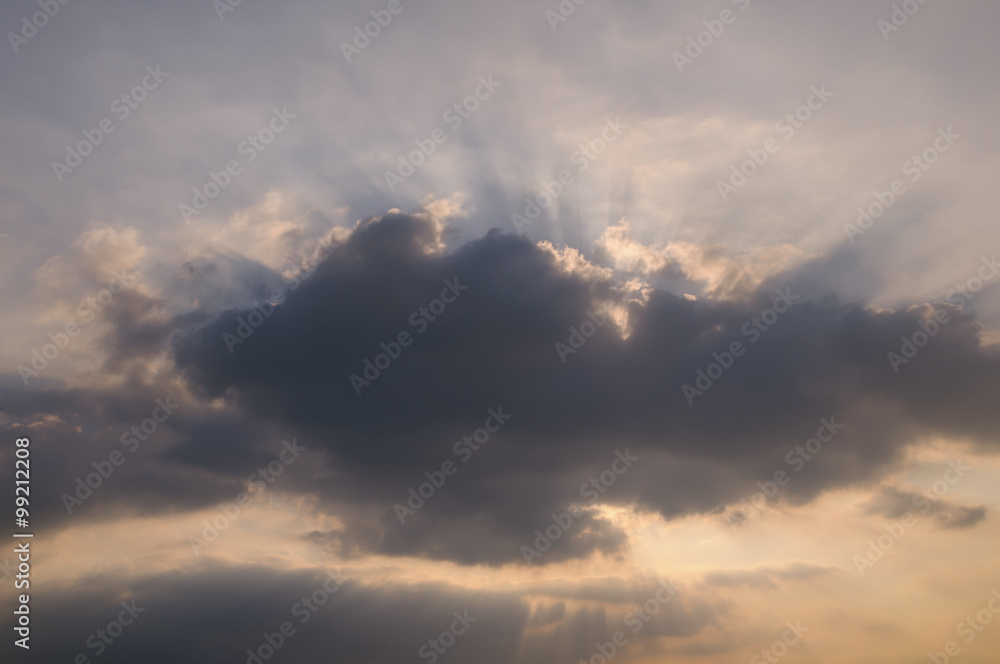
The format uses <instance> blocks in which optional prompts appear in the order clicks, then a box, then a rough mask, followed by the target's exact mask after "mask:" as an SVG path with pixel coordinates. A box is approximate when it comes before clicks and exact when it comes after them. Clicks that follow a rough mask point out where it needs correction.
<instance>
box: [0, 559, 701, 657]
mask: <svg viewBox="0 0 1000 664" xmlns="http://www.w3.org/2000/svg"><path fill="white" fill-rule="evenodd" d="M617 584H619V585H622V586H625V585H628V586H629V587H631V588H632V592H631V593H630V594H631V595H632V596H633V597H634V598H635V600H634V601H635V602H636V604H638V603H640V602H642V601H645V600H647V599H649V598H650V597H653V596H654V594H655V593H656V591H657V589H658V586H657V585H656V582H655V580H643V581H641V582H627V581H626V580H624V579H618V580H617ZM581 585H582V586H586V585H587V583H586V581H585V580H584V581H581ZM321 589H322V590H324V591H325V592H319V591H320V590H321ZM314 593H316V594H314ZM684 593H685V591H684V589H679V590H678V591H676V594H675V596H674V597H673V598H672V600H671V601H670V602H669V603H668V604H666V605H665V607H664V610H662V611H659V612H658V613H657V615H655V616H654V617H653V620H652V621H651V622H650V623H649V626H647V627H646V628H645V629H644V631H643V633H642V634H641V635H640V637H639V638H641V639H645V638H648V637H651V636H655V635H662V634H669V635H674V636H679V635H683V636H690V635H694V634H697V633H699V632H700V631H701V630H702V629H703V628H705V626H706V625H708V624H709V623H710V622H711V621H713V620H714V619H715V615H716V613H715V610H714V609H713V608H712V607H711V606H710V605H709V604H708V603H707V602H705V601H703V600H701V599H699V598H698V597H697V596H690V595H687V594H684ZM533 594H534V597H535V599H536V600H538V601H539V602H540V603H539V604H538V607H539V608H538V610H537V611H535V613H534V615H533V613H532V605H531V603H529V601H528V600H527V599H526V598H523V597H520V596H518V595H516V594H513V593H509V592H495V591H479V590H470V589H464V588H460V587H457V586H451V585H447V584H443V583H423V584H406V583H392V584H386V583H378V582H364V581H359V580H357V579H355V578H352V576H351V573H350V572H349V571H344V572H341V571H337V570H331V572H330V573H329V574H326V575H324V574H323V573H321V572H316V571H296V572H281V571H276V570H274V569H272V568H268V567H254V566H224V567H220V566H212V565H205V566H197V567H191V568H189V569H187V570H185V571H183V572H181V571H175V572H170V573H167V574H163V575H157V576H152V577H147V578H143V579H138V580H134V581H130V582H123V581H121V580H120V579H116V578H113V577H107V576H91V577H88V578H87V579H86V580H85V581H83V582H81V583H80V584H78V585H76V586H74V587H72V588H45V589H44V591H39V592H38V593H37V594H36V597H37V599H34V600H33V603H32V611H33V612H34V614H35V615H36V619H37V620H39V621H43V622H44V623H45V624H48V625H58V626H59V630H58V633H57V634H55V633H53V634H50V635H48V636H46V638H37V637H36V638H35V639H32V652H33V655H34V656H35V657H36V658H38V659H39V661H51V662H55V661H66V662H70V661H76V660H75V657H76V655H77V654H85V655H87V656H89V657H90V659H91V662H96V661H100V662H110V663H111V664H114V663H115V662H135V661H143V662H150V663H151V664H158V663H160V662H163V663H165V664H166V663H170V664H174V663H176V662H190V663H191V664H199V663H201V662H212V663H213V664H214V663H215V662H227V661H231V662H241V663H242V662H245V661H247V660H248V657H249V655H248V654H247V652H246V651H247V649H248V648H249V649H253V650H256V649H257V648H258V647H259V646H260V645H261V644H264V643H265V637H264V634H265V632H266V633H267V634H275V633H277V632H278V631H279V629H280V626H281V624H282V623H283V622H286V621H287V622H289V623H291V626H292V627H293V628H294V630H295V632H294V633H293V634H291V636H289V637H287V638H286V639H285V642H284V644H282V646H281V647H280V648H279V649H278V652H277V654H276V657H277V658H280V661H283V662H289V663H290V664H295V663H298V662H315V661H317V656H320V658H321V660H322V661H324V662H357V661H387V662H413V661H424V660H425V659H427V658H426V656H423V657H421V656H420V655H419V650H420V648H421V647H423V646H424V645H425V644H427V643H428V641H429V639H433V638H438V637H439V636H440V634H441V633H442V632H444V631H446V630H448V629H449V628H450V627H452V625H454V624H455V620H456V618H455V613H456V612H457V613H458V614H460V615H462V616H464V617H465V618H466V622H467V623H468V624H466V625H465V627H466V629H465V630H464V631H465V633H464V634H460V635H459V636H458V637H457V638H456V639H455V643H454V645H453V646H452V647H451V648H449V649H448V651H447V652H448V655H447V656H448V658H449V661H477V662H487V663H496V664H503V663H506V662H512V661H519V662H523V663H525V664H533V663H536V662H537V663H538V664H542V663H543V662H551V661H552V653H554V652H556V651H561V652H562V653H563V654H564V655H566V654H567V653H568V659H570V660H572V659H575V658H577V657H581V656H584V655H585V654H586V653H588V652H589V651H590V650H591V649H592V648H593V643H594V641H596V640H597V639H605V640H606V639H608V638H609V634H610V632H612V631H614V630H615V629H617V628H618V627H620V623H619V624H618V625H616V624H613V623H608V622H606V621H605V619H604V614H603V608H601V609H594V608H593V607H587V606H581V605H577V606H575V607H573V606H570V607H567V606H566V602H563V601H558V602H552V599H551V598H550V597H548V596H547V595H546V594H545V593H544V590H540V589H535V592H534V593H533ZM324 595H325V597H324ZM309 598H311V599H312V604H311V605H309V604H307V603H306V601H305V600H307V599H309ZM123 600H124V601H126V603H128V604H129V605H130V606H132V604H131V602H132V601H133V600H134V608H133V613H135V614H137V615H135V620H134V621H132V624H130V625H128V626H126V627H125V629H124V630H123V632H122V633H121V634H120V635H119V634H117V631H118V630H117V628H112V630H110V632H108V630H106V627H107V625H108V623H110V622H112V621H114V620H116V619H117V618H118V617H119V615H120V614H121V613H122V611H123V609H122V601H123ZM546 602H552V603H548V604H547V603H546ZM628 608H629V609H631V608H633V607H631V606H629V607H628ZM125 618H126V621H129V618H130V617H129V616H128V615H126V616H125ZM608 618H609V619H613V620H615V621H618V617H617V614H616V615H614V616H610V615H609V616H608ZM469 619H471V620H474V622H471V620H469ZM529 622H530V623H533V627H534V628H533V629H529V628H528V625H529ZM542 624H544V625H553V624H557V626H559V627H562V629H555V630H544V631H539V630H538V629H537V627H538V626H539V625H542ZM0 625H2V626H3V628H4V629H5V631H7V632H10V631H11V630H10V619H9V618H5V619H4V621H3V622H2V623H0ZM457 627H458V628H460V629H461V628H462V627H463V626H462V625H461V624H458V625H457ZM99 629H100V630H105V633H106V634H111V635H115V636H117V638H115V639H112V641H113V642H112V643H110V644H109V643H107V641H106V640H105V642H104V644H103V645H104V648H102V649H101V653H100V654H99V655H98V654H97V649H98V648H99V646H100V645H101V641H100V639H101V637H100V636H98V635H95V633H96V631H97V630H99ZM286 631H287V630H286ZM272 639H273V637H272ZM88 641H89V642H90V644H91V645H88ZM330 644H336V646H335V647H334V648H331V645H330ZM635 647H638V646H635ZM265 652H266V651H265Z"/></svg>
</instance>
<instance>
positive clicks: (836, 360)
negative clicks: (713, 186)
mask: <svg viewBox="0 0 1000 664" xmlns="http://www.w3.org/2000/svg"><path fill="white" fill-rule="evenodd" d="M435 239H436V235H435V229H434V226H433V224H431V223H430V222H428V221H426V220H423V219H420V218H414V217H408V216H404V215H399V214H391V215H387V216H386V217H384V218H382V219H372V220H368V221H367V222H365V223H364V224H362V225H361V226H360V227H359V229H358V230H357V231H356V232H355V233H354V234H353V235H352V236H351V237H350V238H349V239H348V240H347V241H346V242H345V243H344V244H343V245H342V246H340V247H339V248H337V249H336V250H335V251H334V252H333V255H332V256H331V258H330V259H328V260H327V261H326V262H325V263H324V264H323V265H322V266H321V267H320V269H319V270H317V272H316V273H315V275H314V276H313V277H312V278H311V279H309V280H307V281H305V282H304V283H303V285H302V286H301V288H299V289H298V291H297V292H295V293H292V294H290V296H289V297H288V300H287V301H286V302H285V303H284V304H282V305H280V306H278V307H276V309H275V312H274V313H273V314H272V315H270V316H269V317H267V318H266V319H264V322H263V324H261V325H260V326H259V327H258V328H256V329H255V330H254V332H253V334H252V336H250V337H249V338H248V339H247V340H246V342H245V343H243V344H238V345H235V346H234V352H233V353H230V352H229V351H228V349H227V346H226V343H225V342H224V340H223V335H224V334H226V333H231V334H235V333H236V330H237V326H238V324H239V323H238V321H239V319H241V318H242V319H244V320H246V319H247V317H248V316H250V314H251V312H252V310H251V309H244V310H239V311H228V312H226V313H224V314H222V315H220V316H219V317H218V318H217V319H216V320H214V321H213V322H211V323H209V324H207V325H204V326H202V327H200V328H199V329H197V330H196V331H194V332H191V333H189V334H186V335H184V336H182V337H180V338H178V339H177V341H176V345H175V356H176V360H177V364H178V366H179V367H180V368H181V369H182V371H183V372H184V373H185V374H186V375H187V376H188V377H189V378H190V379H191V381H192V384H193V385H194V386H195V387H196V389H198V390H199V392H200V393H201V394H202V396H203V397H204V398H216V397H225V398H227V399H229V400H230V401H231V403H233V404H234V405H236V406H237V407H238V408H240V409H242V410H243V411H244V412H247V413H253V414H255V415H256V416H259V417H262V418H264V419H266V420H269V421H272V422H275V423H278V424H279V425H280V426H286V427H289V428H291V429H294V430H297V431H299V432H301V434H302V435H303V436H305V437H309V438H310V439H313V440H316V441H318V445H319V446H321V447H322V448H323V449H324V450H325V451H326V452H327V453H328V454H329V456H330V463H331V464H332V466H333V467H336V468H338V469H341V470H343V471H345V472H344V476H343V477H341V478H340V479H341V480H342V481H338V482H337V483H335V484H334V483H331V484H330V485H328V486H325V487H312V488H313V489H314V490H319V491H321V493H323V494H324V495H325V496H326V498H327V499H328V500H329V501H330V502H331V504H332V503H344V502H351V503H353V504H354V505H355V507H356V508H357V509H358V510H361V508H360V507H358V505H360V504H363V503H366V502H367V503H369V505H368V507H372V506H375V507H376V511H375V512H374V514H378V515H380V516H379V520H380V521H381V523H375V522H373V521H372V519H371V516H372V515H373V512H371V511H367V512H365V511H363V510H362V511H358V512H357V513H356V516H355V517H354V518H352V516H351V514H350V513H348V514H347V515H346V519H345V520H346V521H347V523H348V526H347V527H346V529H345V531H344V532H342V533H338V534H336V535H335V536H334V537H333V540H338V539H340V540H342V539H343V538H344V537H347V538H348V539H349V540H350V541H351V542H352V546H354V547H359V546H360V549H359V550H360V551H366V550H367V551H380V552H383V553H392V554H405V553H411V554H415V555H422V556H426V557H430V558H443V559H452V560H457V561H461V562H465V563H467V562H476V561H480V562H488V563H502V562H510V561H516V560H519V559H520V558H521V553H520V550H519V547H520V546H521V545H522V544H527V545H532V543H533V542H534V541H535V539H536V535H537V533H536V532H535V531H536V530H542V531H544V530H545V528H546V527H547V526H550V525H552V524H553V518H552V516H551V515H552V514H556V515H558V514H561V513H562V512H563V511H565V509H566V508H567V506H568V505H569V504H570V503H572V502H579V503H584V504H586V503H587V502H588V501H587V500H583V499H582V498H583V497H586V496H588V495H589V494H587V493H585V492H586V490H587V487H586V485H587V483H588V482H589V481H590V480H591V478H599V477H600V474H601V473H602V472H603V471H606V470H608V468H609V467H610V464H611V463H612V462H613V461H614V459H615V451H616V449H621V450H624V449H625V448H628V449H629V450H630V453H631V454H632V455H635V456H637V457H638V458H640V459H641V462H640V463H636V464H634V466H633V467H631V468H629V469H628V470H627V471H626V472H625V473H624V474H623V475H621V476H617V475H616V476H615V478H614V479H615V484H614V486H610V487H605V486H601V487H600V488H601V489H602V492H603V491H606V492H607V493H604V494H603V496H602V498H603V500H605V501H607V502H611V503H622V504H625V503H634V504H637V505H638V506H639V507H640V508H645V509H649V510H655V511H658V512H660V513H662V514H664V515H665V516H667V517H674V516H680V515H683V514H687V513H693V512H714V511H718V510H720V509H721V508H722V507H723V506H724V505H725V504H726V503H727V502H732V501H735V500H736V499H737V498H738V497H739V496H740V495H741V494H742V493H745V492H747V491H749V490H756V485H755V482H756V481H758V480H766V479H769V478H770V477H771V476H772V475H773V473H774V471H775V470H779V469H785V470H788V466H787V465H786V463H787V462H786V461H785V457H786V454H787V453H788V452H789V451H791V450H792V449H793V448H794V446H795V445H801V444H802V443H804V442H805V441H806V440H807V439H808V438H810V437H812V436H814V435H815V433H816V431H817V429H818V428H819V427H820V426H821V424H820V420H821V418H830V417H831V416H832V417H833V418H834V421H835V422H837V423H839V424H842V425H844V426H845V428H844V429H843V431H841V432H838V434H837V437H836V438H835V442H833V443H830V444H828V445H827V446H826V447H825V448H824V450H823V451H822V453H821V454H819V455H818V457H817V458H815V459H814V460H810V461H809V462H807V463H806V464H805V465H804V468H803V469H802V472H801V473H797V474H794V477H793V480H794V481H792V482H791V483H790V484H789V485H788V486H787V488H786V489H784V493H783V496H782V499H785V500H789V501H793V502H803V501H806V500H809V499H811V498H812V497H814V496H816V495H817V494H818V493H819V492H820V491H822V490H824V489H828V488H833V487H840V486H846V485H851V484H855V483H859V482H868V481H873V480H875V479H876V478H877V477H878V476H879V474H880V473H881V472H882V471H884V470H886V469H888V468H890V467H891V466H892V464H893V462H894V461H896V460H897V459H898V458H899V452H900V450H901V447H902V446H903V445H905V444H907V443H912V442H913V441H914V439H915V438H916V437H917V436H918V432H920V433H919V435H921V436H922V435H926V434H927V432H940V433H944V434H950V435H956V436H965V437H970V438H972V439H975V440H977V441H978V442H979V443H980V444H982V445H984V446H985V445H992V444H993V441H992V438H991V432H992V431H994V430H995V427H996V422H997V415H996V413H995V409H994V408H993V406H992V405H991V404H992V403H994V401H995V396H996V392H995V390H996V388H995V386H996V384H997V382H996V378H997V376H998V372H1000V359H998V356H997V354H996V353H995V352H994V351H993V350H991V349H984V348H981V347H980V346H979V342H978V338H977V333H978V326H977V324H976V322H975V321H974V320H973V319H972V318H971V317H969V316H968V315H963V314H961V313H959V312H958V311H956V310H954V309H952V310H951V314H952V315H953V317H954V320H953V321H952V323H951V324H949V325H948V326H943V327H942V330H941V332H940V334H938V335H937V336H936V337H935V338H934V339H933V340H932V342H931V343H930V344H929V345H928V346H927V347H926V348H924V349H922V350H921V352H920V355H919V356H918V357H917V358H916V359H915V360H914V361H913V362H911V363H910V364H909V365H907V366H906V367H905V368H904V370H905V375H896V374H894V373H893V371H892V369H891V368H890V366H889V364H888V362H887V360H886V354H887V352H889V351H897V350H898V347H899V344H900V339H901V337H902V336H904V335H906V336H910V335H912V334H913V332H914V331H916V330H918V329H919V328H918V327H917V322H918V317H917V312H916V310H913V311H897V312H875V311H871V310H867V309H865V308H863V307H862V306H859V305H856V304H845V303H842V302H839V301H838V300H837V299H836V298H835V297H833V296H827V297H822V298H820V297H810V298H807V297H804V296H803V297H802V298H801V299H800V300H799V301H797V302H796V303H795V304H794V306H792V307H791V309H790V310H789V311H788V312H786V313H784V314H782V315H781V316H780V318H779V320H778V321H777V323H775V324H774V325H773V326H772V327H771V328H770V329H768V330H767V331H766V332H764V333H763V334H762V335H761V338H760V341H759V343H756V344H752V345H750V344H747V345H748V348H747V352H746V354H745V355H744V356H742V357H739V358H738V359H736V361H735V363H734V366H733V367H732V368H731V369H729V370H728V371H727V372H726V373H725V374H724V375H723V376H722V378H720V379H719V380H717V381H716V383H715V384H714V385H713V386H712V387H711V389H709V390H707V391H706V393H705V394H704V395H703V396H701V397H700V398H698V399H697V400H696V401H695V403H694V405H693V406H692V405H689V404H688V403H687V401H686V400H685V397H684V395H683V394H682V392H681V386H682V385H683V384H685V383H688V384H693V383H694V380H695V378H696V372H697V370H699V369H704V368H706V367H707V365H708V364H710V363H711V362H712V361H713V358H712V353H715V352H719V353H721V352H723V351H725V350H726V349H727V347H728V346H729V345H730V343H731V342H733V341H736V340H741V341H743V342H744V343H745V344H746V342H747V341H748V337H747V336H745V334H744V333H743V332H741V330H742V327H743V325H744V324H745V323H747V322H748V321H749V320H751V317H752V316H759V315H760V313H761V312H762V311H763V310H764V309H766V308H768V307H770V306H771V305H772V302H773V300H775V298H776V296H775V294H774V293H775V290H776V289H778V288H781V289H790V292H791V293H792V294H795V293H796V282H795V280H794V279H795V277H796V275H785V277H783V278H780V279H776V280H775V281H774V283H772V284H770V285H768V286H767V287H764V288H762V289H761V290H760V292H758V293H757V294H755V295H754V296H753V297H751V298H750V299H749V300H748V301H746V302H739V303H718V302H711V301H698V302H692V301H688V300H685V299H683V298H679V297H677V296H675V295H673V294H671V293H668V292H663V291H654V292H653V294H652V295H651V297H650V300H649V302H648V303H647V304H646V305H645V306H640V305H637V304H634V303H633V304H630V305H629V315H630V323H631V335H630V336H629V338H628V339H627V340H622V339H621V338H620V337H619V336H618V335H617V334H616V333H615V331H614V330H613V329H612V328H613V325H612V324H610V323H608V324H606V325H605V326H604V327H602V328H600V329H599V330H598V332H597V333H596V334H595V335H594V336H592V337H591V338H590V339H589V340H587V343H586V345H584V346H583V347H582V348H580V349H579V351H578V352H577V353H575V354H572V355H569V356H568V357H567V358H566V359H567V361H566V362H565V363H563V362H561V361H560V357H559V355H558V354H557V352H556V348H555V344H556V343H557V342H563V343H567V341H568V337H569V335H570V328H571V327H579V326H580V325H581V323H583V322H584V321H586V320H587V316H588V312H593V311H594V310H595V307H597V306H598V304H599V303H600V301H602V300H605V299H613V298H614V291H613V286H614V284H613V283H611V282H605V281H600V280H587V279H584V278H581V277H578V276H572V275H567V274H565V273H563V272H560V271H559V270H558V269H557V268H556V267H555V265H554V264H553V261H552V259H551V257H550V255H549V254H547V253H545V252H543V251H541V250H539V249H538V248H536V247H535V246H533V245H532V244H530V243H529V242H527V241H525V240H523V239H521V238H517V237H511V236H507V235H503V234H500V233H497V232H491V233H490V234H488V235H487V236H485V237H483V238H482V239H479V240H476V241H473V242H470V243H468V244H466V245H464V246H462V247H460V248H458V249H457V250H456V251H454V252H452V253H448V254H438V253H435V252H434V251H433V246H434V243H435ZM802 272H803V273H808V269H806V270H803V271H802ZM446 280H452V281H455V280H457V283H459V284H461V285H462V286H464V287H466V288H467V290H465V291H463V292H462V293H461V295H460V296H459V297H457V300H456V301H455V302H454V303H452V304H449V305H447V307H446V309H445V311H444V312H443V313H442V314H441V315H440V317H439V318H438V319H436V320H434V321H433V322H431V323H429V325H428V326H427V327H426V330H425V331H423V332H420V331H419V329H420V328H417V327H414V326H412V325H411V324H410V323H409V321H408V319H409V316H410V315H411V314H412V313H413V312H416V311H418V308H419V307H421V306H427V303H428V302H430V301H431V300H432V299H434V298H436V297H438V296H439V295H440V293H441V291H442V290H443V289H444V288H445V284H446ZM810 290H813V289H810ZM784 292H786V293H787V292H788V290H785V291H784ZM941 306H944V305H941ZM404 331H406V332H409V333H410V334H411V336H412V337H413V343H412V345H410V346H409V347H406V348H402V349H401V352H400V353H399V357H398V358H396V359H394V360H393V361H392V362H391V364H390V365H389V367H388V368H387V369H384V370H383V371H382V372H381V375H380V376H378V377H377V378H376V379H375V380H374V381H372V383H371V385H369V386H364V387H362V388H361V393H360V395H359V394H357V393H356V391H355V387H354V386H352V383H351V381H350V380H349V377H350V376H351V375H362V374H363V371H364V369H365V360H366V359H374V358H375V356H376V355H377V354H378V353H380V352H382V351H381V348H380V344H381V343H390V342H392V341H393V340H395V339H396V338H397V336H398V334H399V333H400V332H404ZM500 407H502V409H503V411H504V412H506V413H510V414H511V419H510V421H509V422H507V423H505V424H504V425H503V427H502V429H501V430H500V431H499V432H497V433H495V434H492V438H491V439H490V442H489V443H487V444H486V445H485V446H484V447H483V449H481V450H479V451H477V452H475V453H474V454H472V455H471V458H470V459H469V460H468V464H467V465H466V464H465V463H463V462H462V459H461V458H460V457H458V456H456V454H457V453H456V452H455V451H454V450H453V449H452V446H453V444H454V443H455V442H456V441H459V440H461V439H462V437H463V436H466V435H470V434H472V432H473V431H474V430H475V429H476V428H478V427H481V426H482V425H483V421H484V417H486V415H487V409H489V408H493V409H496V408H500ZM447 460H452V461H453V462H455V463H456V464H457V467H458V472H457V475H455V476H454V477H449V478H447V481H446V484H445V485H444V486H443V487H441V488H440V489H438V490H437V491H436V493H435V495H433V496H432V497H431V498H429V499H427V500H426V505H424V506H423V507H422V508H421V509H419V510H417V511H416V513H415V514H414V515H411V516H409V517H408V518H407V520H406V523H405V524H403V525H400V523H399V520H398V519H397V517H396V515H395V514H394V512H393V510H392V505H393V504H394V503H397V502H399V503H404V502H405V501H406V499H407V498H408V493H407V491H408V489H409V488H411V487H414V488H416V487H417V486H418V485H419V484H420V483H422V482H425V481H427V480H426V478H425V477H424V475H423V473H424V471H428V472H433V471H436V470H439V469H440V468H441V466H442V464H443V462H445V461H447ZM594 486H596V485H594ZM582 492H584V493H582ZM591 492H593V489H591ZM361 514H363V515H364V516H363V517H362V516H359V515H361ZM352 522H353V525H352ZM358 529H362V530H363V531H364V532H365V533H367V535H366V536H364V537H359V536H358V533H357V530H358ZM352 530H353V531H355V532H354V534H353V535H352ZM379 532H381V535H379V534H378V533H379ZM359 542H361V544H359ZM567 543H568V544H567ZM619 543H620V542H619V540H618V539H617V538H616V536H615V529H614V527H613V526H611V524H609V523H608V522H606V521H605V520H603V519H602V518H601V517H599V516H594V517H593V519H591V517H589V516H588V517H586V518H585V519H582V520H577V521H576V522H575V523H573V524H572V525H571V526H570V527H569V528H568V529H567V535H566V536H565V537H564V538H562V544H563V546H561V545H560V542H556V543H555V544H554V545H553V546H552V549H551V551H550V552H549V553H546V554H545V555H543V557H542V559H541V561H540V562H541V563H543V564H544V563H545V562H549V561H555V560H559V559H563V558H566V557H576V556H579V555H585V554H586V553H587V552H588V551H590V550H594V549H598V550H603V551H605V552H611V551H613V550H614V549H615V548H616V547H617V545H618V544H619Z"/></svg>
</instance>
